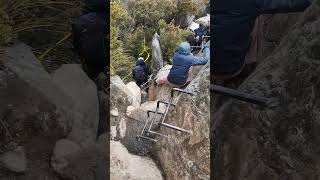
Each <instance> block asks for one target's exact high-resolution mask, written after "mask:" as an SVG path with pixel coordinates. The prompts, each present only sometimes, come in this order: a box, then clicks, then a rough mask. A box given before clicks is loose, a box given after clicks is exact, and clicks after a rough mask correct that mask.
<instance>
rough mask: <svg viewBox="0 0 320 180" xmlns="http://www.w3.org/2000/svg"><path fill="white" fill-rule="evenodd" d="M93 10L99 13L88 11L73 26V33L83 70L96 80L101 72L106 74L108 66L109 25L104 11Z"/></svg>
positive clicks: (74, 44)
mask: <svg viewBox="0 0 320 180" xmlns="http://www.w3.org/2000/svg"><path fill="white" fill-rule="evenodd" d="M88 2H89V1H88ZM101 2H104V1H101ZM96 3H98V1H97V2H96ZM92 6H93V4H92ZM102 7H106V6H102ZM105 9H106V8H105ZM93 10H97V12H89V11H86V12H88V13H87V14H83V15H81V16H80V17H78V18H77V19H76V20H75V22H74V23H73V24H72V31H73V46H74V48H75V49H76V51H77V52H78V54H79V56H80V58H81V62H82V66H83V69H84V71H85V72H86V73H87V75H88V76H89V78H90V79H92V80H95V79H96V78H97V76H98V75H99V74H100V73H101V72H105V70H106V67H107V64H108V63H107V47H106V45H107V34H106V29H107V23H106V18H105V11H103V9H101V8H100V9H99V8H98V9H93Z"/></svg>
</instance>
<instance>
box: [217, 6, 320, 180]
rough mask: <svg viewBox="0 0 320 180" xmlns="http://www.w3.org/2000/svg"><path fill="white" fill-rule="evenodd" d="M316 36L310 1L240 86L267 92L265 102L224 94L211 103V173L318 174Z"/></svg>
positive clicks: (317, 23)
mask: <svg viewBox="0 0 320 180" xmlns="http://www.w3.org/2000/svg"><path fill="white" fill-rule="evenodd" d="M319 37H320V1H315V2H314V3H313V5H312V6H311V7H310V8H309V9H308V10H306V11H305V12H304V13H303V14H302V15H301V17H300V18H299V19H297V24H296V25H295V26H293V28H292V29H291V30H290V31H289V33H287V34H286V36H285V37H284V38H283V39H282V41H281V43H280V44H279V46H278V47H277V48H276V50H275V51H274V52H273V53H272V54H271V56H269V57H268V58H267V59H265V60H263V62H261V63H260V64H259V66H258V68H257V69H256V71H255V72H254V73H253V74H252V75H251V76H250V77H249V78H248V79H247V80H246V81H245V82H244V83H243V84H242V85H241V87H240V89H241V90H242V91H245V92H248V93H251V94H256V95H261V96H265V97H268V98H270V99H271V104H270V106H269V107H267V108H261V107H257V106H255V105H250V104H248V103H244V102H239V101H236V100H229V101H228V102H226V103H225V104H224V105H223V106H222V107H220V108H219V109H217V110H216V109H214V107H212V111H216V112H215V113H213V114H212V118H211V119H212V127H211V130H212V137H211V143H212V145H213V152H212V154H213V157H212V158H211V160H212V162H211V163H212V166H213V168H214V172H213V178H214V179H217V180H218V179H219V180H221V179H234V180H237V179H239V180H240V179H247V180H256V179H261V180H263V179H266V180H270V179H271V180H283V179H288V180H289V179H290V180H304V179H319V178H320V168H319V165H320V159H319V150H320V149H319V146H318V144H319V142H320V141H319V128H320V120H319V112H320V101H319V98H320V94H319V92H320V86H319V83H320V80H319V72H320V69H319V62H320V61H319V60H320V54H319V52H320V38H319ZM213 97H214V96H213ZM214 100H215V98H214V99H212V101H214Z"/></svg>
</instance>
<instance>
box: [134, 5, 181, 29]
mask: <svg viewBox="0 0 320 180" xmlns="http://www.w3.org/2000/svg"><path fill="white" fill-rule="evenodd" d="M175 2H176V1H175V0H136V1H134V2H132V3H131V4H130V6H129V9H130V14H131V15H132V16H133V17H134V19H135V20H136V23H137V25H144V26H145V27H149V28H154V29H156V27H157V25H158V21H159V20H160V19H164V20H165V21H167V22H170V21H171V20H172V19H173V18H174V17H175V14H176V12H177V4H176V3H175Z"/></svg>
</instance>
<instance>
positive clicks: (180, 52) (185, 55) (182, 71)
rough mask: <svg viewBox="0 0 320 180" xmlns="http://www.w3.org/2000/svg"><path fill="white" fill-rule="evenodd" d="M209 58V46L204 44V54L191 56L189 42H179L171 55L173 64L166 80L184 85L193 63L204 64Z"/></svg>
mask: <svg viewBox="0 0 320 180" xmlns="http://www.w3.org/2000/svg"><path fill="white" fill-rule="evenodd" d="M209 43H210V42H209ZM209 43H208V44H209ZM209 59H210V49H209V47H207V46H206V47H205V48H204V55H203V56H201V57H200V56H193V55H192V54H191V47H190V44H189V43H187V42H183V43H181V44H180V45H179V47H178V49H177V51H176V53H175V54H174V56H173V64H172V68H171V70H170V72H169V75H168V78H167V79H168V81H169V82H170V83H172V84H175V85H179V86H181V85H184V84H185V83H186V81H187V78H188V73H189V69H190V67H191V66H193V65H202V64H206V63H207V62H208V60H209Z"/></svg>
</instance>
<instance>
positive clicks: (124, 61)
mask: <svg viewBox="0 0 320 180" xmlns="http://www.w3.org/2000/svg"><path fill="white" fill-rule="evenodd" d="M118 33H119V30H118V29H117V28H116V27H113V26H111V27H110V74H111V75H115V74H117V75H119V76H120V77H122V78H126V77H131V76H130V73H131V69H132V67H133V65H134V59H133V57H131V56H129V55H128V54H127V53H126V52H125V50H124V49H123V42H122V41H120V40H119V39H118Z"/></svg>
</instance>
